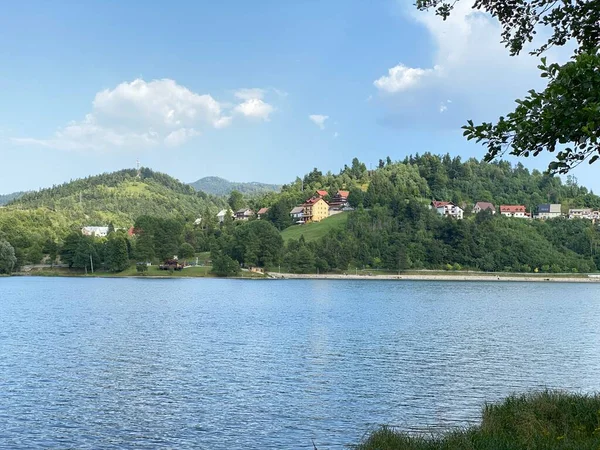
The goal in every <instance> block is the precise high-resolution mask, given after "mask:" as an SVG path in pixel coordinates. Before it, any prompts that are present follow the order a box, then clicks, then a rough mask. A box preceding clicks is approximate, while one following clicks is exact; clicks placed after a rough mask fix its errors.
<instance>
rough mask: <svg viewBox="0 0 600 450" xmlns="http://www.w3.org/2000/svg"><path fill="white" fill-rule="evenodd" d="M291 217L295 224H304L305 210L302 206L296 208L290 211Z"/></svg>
mask: <svg viewBox="0 0 600 450" xmlns="http://www.w3.org/2000/svg"><path fill="white" fill-rule="evenodd" d="M290 217H291V218H292V220H293V221H294V223H304V208H303V207H302V206H296V207H295V208H294V209H292V210H291V211H290Z"/></svg>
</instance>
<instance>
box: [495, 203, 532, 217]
mask: <svg viewBox="0 0 600 450" xmlns="http://www.w3.org/2000/svg"><path fill="white" fill-rule="evenodd" d="M500 214H502V215H503V216H506V217H518V218H521V219H528V218H529V217H530V215H529V214H527V212H526V211H525V206H524V205H500Z"/></svg>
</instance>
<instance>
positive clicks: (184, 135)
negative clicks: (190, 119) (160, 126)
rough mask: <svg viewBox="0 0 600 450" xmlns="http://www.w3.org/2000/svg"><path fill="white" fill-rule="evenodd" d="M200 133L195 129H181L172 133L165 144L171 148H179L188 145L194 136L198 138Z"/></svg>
mask: <svg viewBox="0 0 600 450" xmlns="http://www.w3.org/2000/svg"><path fill="white" fill-rule="evenodd" d="M199 134H200V133H198V132H197V131H196V130H194V129H193V128H180V129H179V130H175V131H172V132H171V133H169V135H168V136H167V137H166V138H165V144H166V145H168V146H169V147H179V146H180V145H182V144H184V143H186V142H187V141H188V140H189V139H191V138H193V137H194V136H198V135H199Z"/></svg>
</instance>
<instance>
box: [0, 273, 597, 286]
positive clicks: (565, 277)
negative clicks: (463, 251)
mask: <svg viewBox="0 0 600 450" xmlns="http://www.w3.org/2000/svg"><path fill="white" fill-rule="evenodd" d="M12 276H14V277H49V278H53V277H61V278H113V279H114V278H137V279H152V278H154V279H185V280H190V279H226V280H252V281H256V280H337V281H344V280H346V281H458V282H500V283H502V282H522V283H523V282H532V283H600V274H599V275H596V274H593V275H579V276H572V275H569V274H562V275H557V274H543V275H531V274H524V275H516V274H508V273H507V274H502V273H495V274H493V275H491V274H489V275H488V274H483V273H448V274H443V273H405V274H400V275H397V274H395V275H392V274H385V275H384V274H381V275H372V274H371V275H367V274H346V275H344V274H295V273H278V272H265V276H236V277H217V276H206V275H204V276H193V275H191V276H170V275H167V274H160V275H134V274H131V275H119V274H108V273H106V274H105V273H102V274H87V275H84V274H75V273H36V272H35V271H30V272H15V273H13V274H12ZM7 277H10V275H8V276H7Z"/></svg>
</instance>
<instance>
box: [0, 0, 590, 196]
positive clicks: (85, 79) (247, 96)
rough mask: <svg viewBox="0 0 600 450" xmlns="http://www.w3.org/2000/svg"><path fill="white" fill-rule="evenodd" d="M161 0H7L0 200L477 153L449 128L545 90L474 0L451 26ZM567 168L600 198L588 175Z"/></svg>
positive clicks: (289, 175) (393, 1)
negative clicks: (88, 186)
mask: <svg viewBox="0 0 600 450" xmlns="http://www.w3.org/2000/svg"><path fill="white" fill-rule="evenodd" d="M125 3H126V4H125ZM158 3H159V2H142V1H137V2H136V1H130V2H121V1H103V2H76V1H57V2H42V1H39V2H35V1H23V2H18V3H16V2H11V4H7V5H4V9H3V14H2V15H1V16H0V58H1V60H2V62H3V67H2V70H1V71H0V92H1V93H2V94H1V99H2V101H1V102H0V156H1V159H0V166H1V167H2V169H3V170H2V176H1V177H0V193H8V192H12V191H16V190H26V189H36V188H39V187H46V186H49V185H52V184H54V183H61V182H64V181H68V180H69V179H73V178H78V177H82V176H86V175H90V174H96V173H100V172H105V171H113V170H118V169H121V168H126V167H133V166H134V165H135V161H136V159H137V158H139V159H140V161H141V163H142V165H144V166H147V167H151V168H153V169H155V170H159V171H162V172H166V173H169V174H171V175H173V176H175V177H177V178H179V179H181V180H182V181H186V182H191V181H195V180H196V179H198V178H201V177H203V176H209V175H216V176H221V177H224V178H227V179H230V180H233V181H263V182H273V183H285V182H288V181H290V180H293V179H294V178H295V177H296V176H297V175H300V174H304V173H306V172H308V171H309V170H311V169H312V168H313V167H318V168H319V169H321V170H323V171H327V170H332V171H334V172H337V171H338V170H339V169H340V168H341V167H343V165H344V164H349V163H350V161H351V159H352V158H353V157H354V156H357V157H359V158H360V159H361V160H362V161H364V162H365V163H366V164H367V165H376V164H377V161H378V160H379V158H385V157H386V156H388V155H389V156H390V157H391V158H392V159H394V160H397V159H402V158H404V156H406V155H408V154H410V153H416V152H419V153H423V152H425V151H431V152H433V153H446V152H449V153H450V154H452V155H460V156H462V157H463V158H468V157H471V156H476V157H481V156H482V155H483V148H482V147H480V146H478V145H476V144H472V143H467V142H466V141H465V140H464V139H463V138H462V133H461V130H460V126H461V125H462V124H463V123H464V122H465V121H466V119H469V118H472V119H474V120H476V121H477V120H486V119H494V118H496V117H497V116H499V115H501V114H503V113H506V112H507V111H509V109H510V108H511V106H512V105H513V100H514V99H515V98H517V97H519V96H522V95H523V94H524V93H525V92H526V90H527V89H529V88H531V87H539V86H541V84H540V79H539V77H538V74H537V70H536V65H537V61H536V60H535V59H534V58H532V57H529V56H527V55H524V56H521V57H517V58H511V57H509V56H508V54H507V52H506V50H505V49H504V48H503V47H502V46H501V45H500V44H499V40H500V37H499V30H498V27H497V25H496V24H495V23H494V22H493V21H492V20H490V19H489V18H488V17H486V16H484V15H483V14H481V13H477V12H473V11H472V10H471V9H470V8H469V7H468V4H467V3H465V4H464V5H462V6H461V4H460V3H459V6H458V8H457V9H456V11H455V14H454V15H453V16H452V18H451V19H450V20H449V21H448V22H442V21H441V20H440V19H439V18H437V17H435V16H433V15H432V14H428V13H419V12H416V11H415V10H414V7H413V6H412V3H413V2H412V0H408V1H404V0H401V1H398V0H373V1H370V2H364V1H354V0H345V1H341V0H339V1H338V0H327V1H316V0H315V1H308V0H303V1H301V0H298V1H296V2H282V1H281V0H278V1H271V0H261V1H258V0H256V1H246V0H237V1H233V0H232V1H227V0H224V1H220V2H204V1H199V2H198V1H176V0H173V1H170V2H160V3H162V4H158ZM553 56H555V57H556V58H559V59H560V57H561V56H562V55H560V54H557V55H550V57H551V58H552V57H553ZM523 163H524V164H525V165H526V166H527V167H530V168H533V167H537V168H544V167H545V164H546V163H547V159H530V160H523ZM574 175H576V176H577V177H578V179H579V182H580V184H584V185H587V186H589V187H592V188H596V190H600V182H598V181H596V179H595V178H596V177H594V171H593V169H592V168H591V167H589V168H581V169H578V170H576V171H575V172H574Z"/></svg>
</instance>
